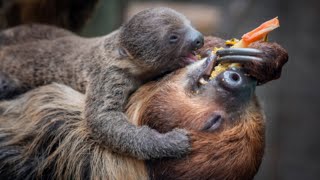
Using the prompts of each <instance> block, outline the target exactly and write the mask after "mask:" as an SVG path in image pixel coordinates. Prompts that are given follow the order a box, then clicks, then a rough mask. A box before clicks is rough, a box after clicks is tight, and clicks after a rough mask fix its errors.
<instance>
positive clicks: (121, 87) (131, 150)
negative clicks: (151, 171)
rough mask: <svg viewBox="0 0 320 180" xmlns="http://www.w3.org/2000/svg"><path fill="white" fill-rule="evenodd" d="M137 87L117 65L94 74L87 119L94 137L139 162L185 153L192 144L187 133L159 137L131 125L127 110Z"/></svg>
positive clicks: (155, 133) (88, 92) (130, 77)
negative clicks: (125, 109) (127, 104)
mask: <svg viewBox="0 0 320 180" xmlns="http://www.w3.org/2000/svg"><path fill="white" fill-rule="evenodd" d="M138 85H139V84H138V82H137V81H136V80H135V79H134V78H133V77H132V76H131V75H130V74H129V73H127V72H126V71H125V70H123V69H120V68H118V67H115V66H114V67H110V68H108V69H107V70H103V71H102V72H101V71H99V70H97V71H95V72H93V73H92V74H91V77H90V81H89V86H88V89H87V97H86V107H85V118H86V119H87V120H88V125H89V127H90V128H91V129H92V136H93V138H94V139H95V140H96V141H98V142H99V143H101V144H102V145H104V146H106V147H108V148H110V149H111V150H113V151H115V152H119V153H125V154H128V155H131V156H134V157H137V158H139V159H150V158H161V157H180V156H182V155H184V154H186V153H187V152H188V150H189V148H190V144H189V140H188V136H187V134H186V132H185V131H183V130H174V131H171V132H168V133H165V134H160V133H159V132H157V131H155V130H153V129H150V128H149V127H147V126H141V127H137V126H135V125H133V124H130V123H129V122H128V120H127V116H126V115H125V114H124V107H125V105H126V103H127V99H128V97H129V95H130V94H131V93H132V92H133V91H134V90H135V89H136V88H137V86H138Z"/></svg>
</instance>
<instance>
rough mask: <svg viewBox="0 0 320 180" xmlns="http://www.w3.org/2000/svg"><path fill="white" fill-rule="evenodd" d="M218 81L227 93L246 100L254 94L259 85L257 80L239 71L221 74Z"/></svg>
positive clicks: (230, 70) (234, 70) (233, 70)
mask: <svg viewBox="0 0 320 180" xmlns="http://www.w3.org/2000/svg"><path fill="white" fill-rule="evenodd" d="M217 81H218V83H219V84H220V86H221V87H222V88H224V89H225V90H226V91H229V92H231V93H232V94H234V95H240V96H241V97H244V98H247V97H248V96H249V97H250V96H251V95H252V94H253V92H254V90H255V86H256V84H257V81H256V80H254V79H253V78H251V77H249V76H248V75H246V74H245V73H244V72H242V71H240V70H238V69H229V70H227V71H225V72H223V73H221V74H220V75H219V76H218V77H217Z"/></svg>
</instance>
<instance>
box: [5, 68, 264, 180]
mask: <svg viewBox="0 0 320 180" xmlns="http://www.w3.org/2000/svg"><path fill="white" fill-rule="evenodd" d="M199 69H200V66H199V63H198V64H193V65H192V66H190V67H188V68H184V69H182V70H180V71H177V72H175V73H173V74H171V75H170V76H167V77H166V78H165V79H163V80H161V81H160V82H153V83H149V84H147V85H145V86H143V87H142V88H140V89H139V90H138V92H136V93H135V94H134V95H133V96H132V97H131V99H130V101H129V103H128V109H127V113H128V116H129V119H130V120H131V122H132V123H133V124H136V125H142V124H148V125H149V126H151V127H153V128H155V129H157V130H158V131H160V132H166V131H170V130H171V129H173V128H177V127H179V128H186V129H189V130H190V131H191V132H192V133H191V134H192V135H191V137H192V147H193V148H192V151H191V153H190V155H188V156H187V157H185V158H182V159H160V160H154V161H148V162H146V163H144V162H143V161H140V160H137V159H132V158H130V157H128V156H123V155H119V154H115V153H112V152H111V151H110V150H109V149H107V148H104V147H101V146H100V145H99V143H97V142H96V141H95V140H94V139H92V138H91V132H90V131H88V129H87V127H86V125H85V121H84V119H83V116H82V111H83V109H84V102H85V96H84V95H83V94H80V93H79V92H76V91H74V90H73V89H71V88H69V87H66V86H64V85H58V84H53V85H48V86H44V87H40V88H37V89H35V90H32V91H31V92H29V93H27V94H25V95H23V96H21V97H20V98H18V99H16V100H11V101H3V102H1V103H0V111H1V115H0V127H2V128H0V154H1V155H0V162H1V163H0V177H6V178H8V177H10V178H12V179H20V178H21V179H70V178H73V179H147V178H151V179H217V180H219V179H252V178H253V176H254V175H255V173H256V172H257V170H258V167H259V165H260V163H261V159H262V155H263V149H264V120H263V115H262V112H261V108H260V106H259V105H258V103H257V100H256V98H255V96H252V97H251V98H249V99H247V100H245V101H241V102H240V101H239V104H237V105H236V107H237V108H236V109H233V113H227V112H229V110H228V109H229V108H230V107H229V105H227V104H228V101H229V100H224V103H223V104H221V103H219V102H221V101H218V99H220V98H221V97H223V96H222V94H220V96H219V93H220V91H221V90H220V91H217V89H219V87H217V86H216V85H213V84H208V85H206V86H207V87H208V88H206V89H205V90H204V91H203V92H202V93H199V94H196V95H194V94H192V93H191V91H190V88H189V84H193V83H191V81H193V80H192V78H191V76H190V74H194V73H196V72H198V71H199ZM217 98H218V99H217ZM234 98H236V99H238V98H237V97H233V98H232V97H230V98H228V99H230V100H231V99H234ZM213 112H223V113H222V114H224V115H223V116H224V118H225V119H224V121H223V124H222V125H221V127H220V128H219V129H217V130H215V131H213V132H207V131H203V130H202V127H203V125H204V124H206V122H207V120H208V118H210V116H211V114H212V113H213ZM10 178H9V179H10Z"/></svg>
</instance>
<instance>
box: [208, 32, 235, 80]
mask: <svg viewBox="0 0 320 180" xmlns="http://www.w3.org/2000/svg"><path fill="white" fill-rule="evenodd" d="M225 43H226V45H231V46H232V47H234V45H239V44H241V42H240V41H239V40H238V39H236V38H232V39H230V40H227V41H226V42H225ZM232 47H231V48H232ZM221 49H223V47H220V48H216V47H215V48H214V49H213V53H216V52H217V51H218V50H221ZM233 67H237V68H239V67H241V65H240V64H239V63H222V64H218V65H217V66H216V67H214V70H213V71H212V72H211V75H210V79H214V78H215V77H217V76H218V75H219V74H220V73H222V72H224V71H226V70H227V69H229V68H233Z"/></svg>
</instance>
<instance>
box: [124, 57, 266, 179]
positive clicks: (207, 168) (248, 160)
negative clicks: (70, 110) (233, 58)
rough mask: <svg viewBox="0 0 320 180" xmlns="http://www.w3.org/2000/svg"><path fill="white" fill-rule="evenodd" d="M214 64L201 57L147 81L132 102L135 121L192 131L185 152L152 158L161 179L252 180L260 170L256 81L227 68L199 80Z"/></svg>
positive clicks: (261, 125) (261, 132)
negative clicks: (174, 156) (176, 156)
mask: <svg viewBox="0 0 320 180" xmlns="http://www.w3.org/2000/svg"><path fill="white" fill-rule="evenodd" d="M212 64H213V63H212V61H210V60H201V61H199V62H196V63H194V64H192V65H189V66H187V67H186V68H183V69H181V70H178V71H176V72H174V73H172V74H170V75H169V76H167V77H166V78H165V79H163V80H161V81H160V82H154V83H149V84H147V85H146V86H144V87H142V88H140V89H139V90H138V92H136V93H135V95H134V97H132V99H131V101H130V102H134V104H135V106H136V107H135V108H137V109H136V110H133V109H132V110H131V112H132V113H131V114H129V115H130V116H131V117H133V118H132V119H136V120H137V121H138V122H135V123H136V124H140V125H141V124H147V125H149V126H151V127H152V128H154V129H157V130H158V131H160V132H167V131H170V130H172V129H174V128H184V129H187V130H189V131H190V132H191V139H192V152H191V153H190V154H189V155H188V156H186V157H184V158H182V159H162V160H154V161H150V164H151V165H152V166H151V173H153V174H155V175H156V176H155V177H159V179H161V178H162V179H252V178H253V176H254V175H255V174H256V172H257V170H258V168H259V165H260V163H261V159H262V156H263V150H264V118H263V113H262V111H261V108H260V106H259V104H258V102H257V99H256V97H255V94H254V90H255V85H256V81H255V80H254V79H252V78H250V77H248V76H246V75H245V73H244V72H242V71H241V70H239V69H229V70H227V71H225V72H223V73H221V74H219V75H218V76H217V77H216V78H214V79H211V80H208V82H207V83H203V82H202V83H201V82H200V79H202V77H204V78H207V76H208V75H209V74H210V72H211V70H212ZM145 92H148V93H145ZM146 94H147V95H146ZM131 107H134V106H131Z"/></svg>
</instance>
